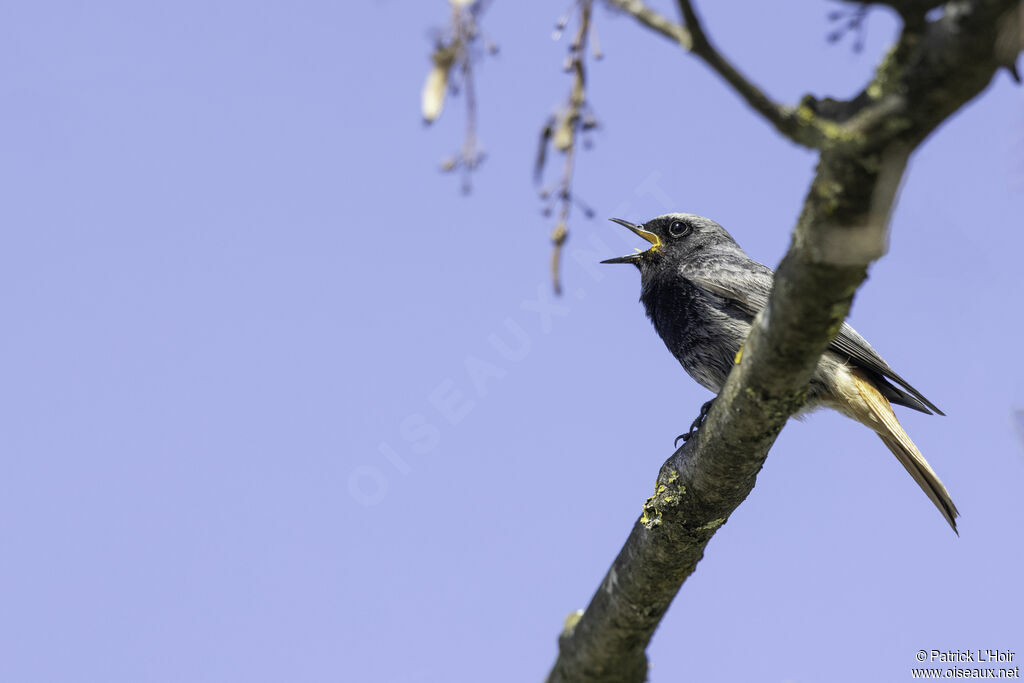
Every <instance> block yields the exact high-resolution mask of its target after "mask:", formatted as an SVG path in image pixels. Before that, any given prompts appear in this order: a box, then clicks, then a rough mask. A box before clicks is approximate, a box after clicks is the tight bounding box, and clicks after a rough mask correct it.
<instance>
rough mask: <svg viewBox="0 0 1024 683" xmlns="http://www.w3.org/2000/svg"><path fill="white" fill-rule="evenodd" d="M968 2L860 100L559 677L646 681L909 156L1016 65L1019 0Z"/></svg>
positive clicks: (859, 275)
mask: <svg viewBox="0 0 1024 683" xmlns="http://www.w3.org/2000/svg"><path fill="white" fill-rule="evenodd" d="M626 4H631V5H632V4H634V3H626ZM962 5H963V7H961V9H962V10H963V12H962V13H960V12H958V13H956V14H955V15H950V16H947V17H944V18H942V19H939V20H937V21H935V22H932V23H931V24H928V25H927V26H925V27H924V29H925V33H924V35H916V34H915V35H910V34H908V31H911V30H913V31H917V30H918V28H919V27H914V28H913V29H911V28H910V27H907V29H906V30H905V31H904V35H903V36H902V37H901V39H900V42H899V43H898V44H897V46H896V47H895V48H894V49H893V51H892V52H891V53H890V54H889V55H888V56H887V57H886V58H885V59H884V60H883V62H882V63H881V64H880V65H879V67H878V69H877V72H876V74H875V77H874V79H873V80H872V82H871V83H870V84H869V85H868V87H867V88H866V89H865V91H864V93H862V94H861V95H858V97H857V98H854V100H853V101H852V102H856V103H857V108H858V110H859V111H860V114H859V115H858V116H857V117H855V118H856V119H857V124H856V126H857V129H858V135H856V136H853V137H851V138H850V139H849V140H847V141H845V142H844V144H841V145H830V146H829V147H827V148H826V149H825V150H823V152H822V155H821V159H820V162H819V164H818V170H817V174H816V177H815V178H814V180H813V182H812V183H811V187H810V189H809V191H808V194H807V197H806V200H805V202H804V208H803V211H802V213H801V216H800V219H799V221H798V222H797V225H796V228H795V230H794V236H793V242H792V245H791V246H790V249H789V252H788V253H787V254H786V257H785V258H784V259H783V261H782V263H781V264H780V265H779V268H778V270H777V272H776V276H775V285H774V287H773V289H772V293H771V297H770V300H769V304H768V307H767V308H766V309H765V311H764V312H763V313H762V314H761V315H760V316H759V317H758V319H757V321H756V323H755V325H754V326H753V328H752V330H751V333H750V336H749V337H748V338H747V341H746V343H745V345H744V351H743V355H742V361H741V362H740V363H739V364H738V365H737V366H736V367H735V368H734V369H733V372H731V373H730V375H729V378H728V380H727V381H726V384H725V387H724V388H723V389H722V392H721V394H720V395H719V397H718V399H717V400H716V401H715V403H714V406H713V407H712V409H711V411H710V413H709V415H708V417H707V420H706V422H705V423H704V426H703V427H702V428H701V430H700V431H699V432H698V433H697V436H696V438H693V439H690V440H689V441H688V442H687V443H686V444H684V445H683V447H682V448H680V449H679V450H677V451H676V452H675V453H674V454H673V455H672V456H671V457H670V458H669V459H668V460H667V461H666V462H665V464H664V465H663V466H662V468H661V471H660V473H659V475H658V481H657V484H656V486H655V492H654V495H653V496H651V497H650V498H649V499H648V500H647V502H646V503H645V504H644V507H643V514H642V516H641V517H640V519H639V520H638V521H637V523H636V524H635V525H634V527H633V530H632V532H631V533H630V535H629V538H628V539H627V540H626V543H625V545H624V546H623V548H622V550H621V551H620V552H619V555H618V557H616V558H615V561H614V562H613V564H612V566H611V568H610V569H609V570H608V573H607V575H606V576H605V578H604V580H603V581H602V582H601V585H600V587H599V588H598V590H597V591H596V592H595V594H594V596H593V598H591V601H590V604H589V605H588V607H587V609H586V611H584V612H577V613H574V614H572V615H570V617H569V619H567V620H566V625H565V629H564V631H563V633H562V635H561V637H560V638H559V655H558V659H557V660H556V662H555V665H554V667H553V668H552V670H551V672H550V674H549V676H548V681H550V682H552V683H554V682H561V681H643V680H645V678H646V675H647V658H646V655H645V650H646V647H647V644H648V642H649V641H650V639H651V636H652V635H653V633H654V629H655V628H656V627H657V625H658V623H659V622H660V621H661V618H662V617H663V616H664V614H665V612H666V611H667V610H668V607H669V605H670V603H671V602H672V600H673V598H674V597H675V595H676V593H677V592H678V590H679V588H680V587H681V586H682V584H683V582H684V581H685V580H686V579H687V577H688V576H689V575H690V574H691V573H692V572H693V571H694V569H695V568H696V565H697V563H698V562H699V561H700V559H701V558H702V557H703V554H704V549H705V547H706V546H707V544H708V542H709V541H710V539H711V537H712V536H713V535H714V533H715V531H717V530H718V528H720V527H721V526H722V525H723V524H725V522H726V521H727V520H728V519H729V516H730V515H731V514H732V512H733V511H734V510H735V509H736V508H737V507H738V506H739V505H740V503H742V502H743V500H744V499H745V498H746V497H747V495H748V494H749V493H750V491H751V490H752V489H753V487H754V483H755V480H756V477H757V474H758V472H759V471H760V469H761V467H762V465H763V464H764V461H765V458H766V457H767V454H768V450H769V449H770V448H771V446H772V444H773V443H774V441H775V438H776V436H777V435H778V433H779V432H780V431H781V429H782V427H783V425H784V424H785V423H786V421H787V419H788V418H789V416H790V415H791V414H792V413H793V412H794V411H795V410H796V409H797V408H799V407H800V405H801V404H802V403H803V400H804V395H805V392H806V388H807V384H808V381H809V379H810V377H811V373H812V372H813V369H814V367H815V365H816V364H817V361H818V358H819V357H820V356H821V354H822V352H823V351H824V350H825V348H826V347H827V345H828V343H829V342H830V340H831V339H832V337H833V336H834V335H835V333H836V332H837V331H838V329H839V326H840V324H841V322H842V320H843V318H844V317H845V316H846V313H847V312H848V310H849V307H850V303H851V301H852V299H853V294H854V292H855V291H856V289H857V287H858V286H859V285H860V283H861V282H862V281H863V280H864V277H865V275H866V272H867V266H868V264H869V263H871V262H872V261H874V260H875V259H877V258H879V257H880V256H881V255H882V254H883V252H884V250H885V241H886V234H887V227H888V223H889V214H890V212H891V209H892V207H893V205H894V203H895V199H896V194H897V188H898V186H899V182H900V180H901V178H902V176H903V174H904V171H905V168H906V162H907V159H908V158H909V155H910V154H911V152H912V151H913V150H914V149H915V148H916V147H917V146H918V145H919V144H920V143H921V142H922V141H923V140H924V139H925V138H926V137H927V135H928V134H929V133H931V132H932V131H933V130H934V129H935V128H936V127H937V126H938V125H939V124H940V123H941V122H942V121H944V120H946V119H948V117H949V116H950V115H952V114H953V113H954V112H955V111H956V110H957V109H959V108H960V107H961V106H963V105H964V104H965V103H967V102H968V101H970V100H971V99H972V98H973V97H975V96H976V95H977V94H979V93H980V92H981V91H982V90H984V88H985V87H986V86H987V85H988V84H989V82H990V81H991V79H992V77H993V75H994V74H995V73H996V71H997V69H999V68H1001V67H1005V66H1006V59H1007V57H1006V55H1003V54H1000V53H999V51H998V49H997V47H996V43H997V41H996V37H997V35H998V33H999V31H1000V29H1001V25H1003V24H1004V23H1005V21H1006V16H1007V14H1008V13H1009V12H1010V11H1013V12H1020V11H1021V0H974V1H973V2H966V3H962ZM692 26H693V24H691V28H692ZM695 41H696V38H695ZM1015 49H1016V50H1017V51H1019V50H1020V49H1021V48H1020V47H1017V48H1015ZM1014 57H1016V52H1014ZM883 114H884V115H883ZM851 121H852V119H851ZM879 124H884V125H879Z"/></svg>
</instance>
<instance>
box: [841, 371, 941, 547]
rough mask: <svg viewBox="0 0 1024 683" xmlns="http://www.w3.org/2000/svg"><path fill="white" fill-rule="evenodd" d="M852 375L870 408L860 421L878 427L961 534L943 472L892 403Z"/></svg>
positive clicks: (864, 378)
mask: <svg viewBox="0 0 1024 683" xmlns="http://www.w3.org/2000/svg"><path fill="white" fill-rule="evenodd" d="M850 374H851V375H853V379H854V383H855V384H856V386H857V391H858V392H859V393H860V397H861V399H862V400H863V407H864V408H866V409H867V411H869V414H867V415H864V416H863V417H866V418H867V419H863V417H862V416H860V415H858V421H859V422H862V423H863V424H865V425H867V426H869V427H871V428H872V429H874V430H875V432H876V433H877V434H878V436H879V438H881V439H882V442H883V443H884V444H885V445H886V446H887V447H888V448H889V450H890V451H892V453H893V455H895V456H896V459H897V460H899V461H900V464H901V465H903V467H905V468H906V470H907V472H909V473H910V476H912V477H913V478H914V481H916V482H917V485H918V486H920V487H921V490H922V491H924V492H925V494H926V495H927V496H928V497H929V498H930V499H931V501H932V502H933V503H935V507H937V508H938V509H939V512H941V513H942V516H943V517H945V518H946V521H947V522H948V523H949V526H951V527H953V531H954V532H956V534H957V535H958V536H959V535H960V532H958V531H957V529H956V518H957V517H958V516H959V515H960V513H959V512H958V511H957V509H956V505H954V504H953V499H952V498H951V497H950V495H949V491H947V490H946V487H945V486H943V485H942V482H941V481H940V480H939V475H937V474H935V470H933V469H932V468H931V465H929V464H928V461H927V460H925V459H924V456H923V455H921V451H919V450H918V449H917V446H915V445H914V442H913V441H911V440H910V437H909V436H908V435H907V433H906V432H905V431H904V430H903V427H902V426H901V425H900V423H899V421H898V420H897V419H896V414H895V413H893V411H892V405H890V403H889V401H888V400H887V399H886V398H885V397H884V396H882V394H881V393H879V391H878V389H876V388H875V386H874V384H872V383H871V381H870V380H868V378H867V377H865V376H864V375H862V374H861V373H860V372H859V371H857V370H852V371H851V373H850ZM858 412H859V411H858Z"/></svg>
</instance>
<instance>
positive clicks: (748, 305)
mask: <svg viewBox="0 0 1024 683" xmlns="http://www.w3.org/2000/svg"><path fill="white" fill-rule="evenodd" d="M681 272H682V275H683V277H684V278H686V279H687V280H689V281H690V282H691V283H693V284H694V285H696V286H697V287H700V288H701V289H703V290H704V291H706V292H708V293H710V294H714V295H715V296H719V297H722V298H723V299H726V300H728V301H729V302H731V303H732V304H733V305H734V306H736V307H737V308H738V309H739V310H741V311H743V312H744V313H746V314H747V315H750V316H751V317H753V316H756V315H757V314H758V313H759V312H760V311H761V309H763V308H764V307H765V306H767V305H768V295H769V294H770V293H771V289H772V279H773V277H774V273H773V272H772V270H771V268H769V267H768V266H765V265H763V264H760V263H758V262H757V261H753V260H747V261H745V262H741V261H739V260H737V259H722V260H709V262H708V263H701V264H687V265H686V266H684V267H683V268H682V271H681ZM829 349H830V350H831V351H833V352H835V353H837V354H839V355H841V356H846V357H847V358H849V359H850V361H851V362H852V363H853V364H854V365H857V366H858V367H861V368H864V369H865V370H867V371H868V372H870V373H873V374H875V375H877V376H878V377H879V378H880V379H884V380H890V381H892V382H895V383H896V384H898V385H899V387H893V386H889V385H888V384H887V383H886V385H887V386H885V387H880V389H881V390H882V393H883V394H884V395H885V396H886V398H888V399H889V400H891V401H894V402H896V403H899V404H901V405H904V406H907V407H908V408H913V409H915V410H919V411H921V412H924V413H929V412H932V411H934V412H936V413H938V414H939V415H944V414H945V413H943V412H942V411H941V410H939V409H938V407H936V405H935V404H934V403H932V402H931V401H929V400H928V399H927V398H925V397H924V395H923V394H922V393H921V392H920V391H918V390H917V389H915V388H914V387H912V386H911V385H910V383H909V382H907V380H905V379H903V378H902V377H900V376H899V375H898V374H896V372H895V371H894V370H893V369H892V368H891V367H889V364H888V363H886V362H885V360H883V359H882V357H881V356H880V355H878V352H877V351H875V350H874V349H873V348H871V345H870V344H868V342H867V340H866V339H864V337H862V336H860V335H859V334H858V333H857V331H856V330H855V329H853V328H852V327H851V326H850V325H848V324H847V323H845V322H844V323H843V326H842V327H841V328H840V329H839V334H838V335H836V338H835V339H834V340H833V341H832V343H831V344H830V345H829ZM900 387H901V388H900ZM886 389H888V391H886Z"/></svg>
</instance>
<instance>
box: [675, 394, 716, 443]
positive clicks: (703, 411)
mask: <svg viewBox="0 0 1024 683" xmlns="http://www.w3.org/2000/svg"><path fill="white" fill-rule="evenodd" d="M714 402H715V399H711V400H710V401H708V402H707V403H705V404H704V405H702V406H701V407H700V414H699V415H697V419H696V420H694V421H693V424H691V425H690V431H688V432H686V433H685V434H680V435H679V436H677V437H676V440H675V441H674V442H673V446H675V447H676V448H679V441H680V439H682V441H683V443H686V442H687V441H689V440H690V438H691V437H692V436H693V435H694V434H696V433H697V430H698V429H700V427H701V425H703V424H704V420H705V419H707V416H708V412H709V411H710V410H711V404H712V403H714Z"/></svg>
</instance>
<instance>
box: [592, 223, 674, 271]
mask: <svg viewBox="0 0 1024 683" xmlns="http://www.w3.org/2000/svg"><path fill="white" fill-rule="evenodd" d="M608 220H610V221H611V222H613V223H618V224H619V225H621V226H622V227H624V228H629V229H630V230H632V231H633V232H634V233H636V234H637V235H640V237H643V238H644V239H645V240H647V241H648V242H650V243H651V245H652V246H651V248H650V249H648V250H647V251H638V252H637V253H635V254H628V255H626V256H617V257H615V258H610V259H608V260H607V261H601V263H636V262H637V261H639V260H640V259H642V258H643V257H644V254H647V253H650V252H652V251H654V250H655V249H657V248H658V247H660V246H661V239H660V238H659V237H658V236H657V235H655V234H654V233H653V232H651V231H649V230H644V229H643V228H641V227H640V226H639V225H634V224H633V223H630V222H629V221H624V220H622V219H621V218H609V219H608Z"/></svg>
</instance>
